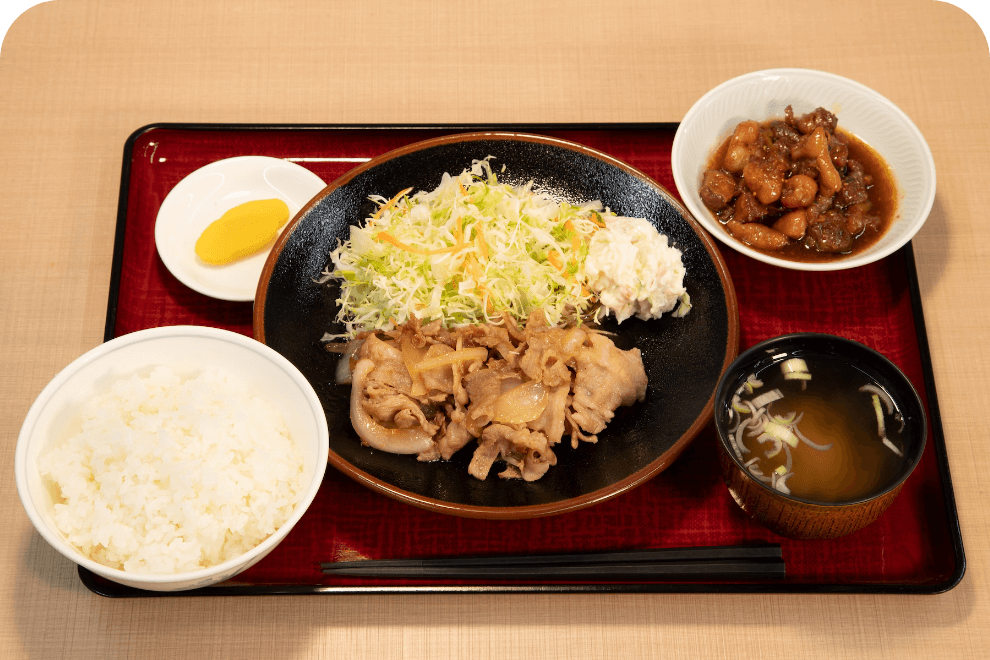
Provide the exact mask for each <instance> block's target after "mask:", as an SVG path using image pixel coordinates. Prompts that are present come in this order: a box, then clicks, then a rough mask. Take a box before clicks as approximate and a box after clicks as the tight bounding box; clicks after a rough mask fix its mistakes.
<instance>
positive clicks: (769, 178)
mask: <svg viewBox="0 0 990 660" xmlns="http://www.w3.org/2000/svg"><path fill="white" fill-rule="evenodd" d="M816 113H818V114H816ZM812 117H815V118H816V120H817V121H818V124H824V125H825V126H826V128H825V129H823V130H824V131H825V134H826V135H827V144H828V153H829V155H830V160H831V161H832V163H833V166H834V167H835V168H836V169H835V171H834V172H832V174H831V176H832V177H835V176H836V174H837V175H838V177H839V178H840V179H841V180H842V186H843V187H845V186H847V181H849V180H850V179H849V175H850V174H851V172H852V168H854V167H855V168H861V171H862V174H863V181H865V185H862V187H863V188H864V189H865V195H866V198H868V201H863V202H859V203H858V204H854V203H851V201H850V200H849V199H848V190H849V188H847V189H846V193H844V192H843V190H842V188H841V187H840V188H839V189H838V191H837V192H834V193H832V194H831V195H829V194H826V193H829V192H832V191H831V190H830V189H829V187H828V179H827V177H828V174H826V175H822V174H821V173H820V170H821V169H824V168H819V167H817V166H816V161H815V159H814V158H813V157H809V156H807V155H805V156H803V157H802V158H795V157H793V156H792V154H793V153H800V152H802V151H808V149H806V148H805V147H804V144H805V142H808V141H810V137H811V136H810V131H809V129H810V127H811V126H816V127H817V125H818V124H816V123H815V122H814V121H812V119H811V118H812ZM822 117H824V118H825V119H819V118H822ZM829 122H831V124H830V125H829ZM745 124H749V125H750V127H749V128H750V130H751V135H756V134H758V135H759V137H758V138H756V141H755V142H752V143H750V144H743V143H744V142H745V140H746V139H747V138H745V137H743V138H741V139H740V138H739V137H737V136H740V135H744V133H745V128H746V127H745V126H744V125H745ZM836 124H837V119H836V118H835V115H832V114H831V113H828V112H827V111H825V110H823V109H821V108H819V109H817V110H815V111H814V112H813V113H808V114H807V115H804V116H801V117H795V116H794V115H793V114H792V113H791V109H790V108H788V114H787V116H786V117H785V118H783V119H782V118H775V119H769V120H766V121H764V122H762V123H760V124H758V125H757V124H756V122H743V123H742V124H740V125H739V127H737V129H736V131H735V132H734V133H733V135H731V136H729V137H728V138H726V139H725V141H724V142H723V143H722V144H721V145H720V146H719V147H718V149H716V150H715V151H714V152H713V153H712V155H711V158H710V159H709V161H708V164H707V165H708V171H706V173H705V179H704V182H703V184H702V191H701V192H702V199H703V201H704V202H705V205H706V206H707V207H708V208H709V210H710V211H711V213H712V214H713V215H714V216H715V218H716V219H718V221H719V223H720V224H721V225H722V226H723V228H724V229H725V231H726V233H728V234H730V235H732V236H734V237H735V238H736V239H737V240H740V241H741V242H743V243H745V244H747V245H748V246H749V247H751V248H752V249H755V250H757V251H758V252H761V253H763V254H766V255H768V256H773V257H778V258H780V259H785V260H788V261H800V262H806V263H829V262H834V261H840V260H843V259H847V258H849V257H850V256H853V255H856V254H859V253H861V252H864V251H866V250H868V249H869V248H870V247H871V246H873V245H874V244H876V242H877V241H879V240H880V238H882V237H883V235H884V234H885V233H886V232H887V230H888V229H889V228H890V225H891V224H892V223H893V221H894V218H895V217H896V214H897V197H898V191H897V186H896V183H895V180H894V176H893V174H892V172H891V171H890V168H889V166H888V165H887V163H886V162H885V161H884V159H883V157H882V156H880V154H878V153H877V152H876V150H874V149H873V148H872V147H870V146H869V145H867V144H866V143H864V142H863V141H862V140H860V139H859V138H857V137H856V136H854V135H852V134H851V133H849V132H847V131H844V130H843V129H841V128H838V127H837V126H836ZM801 127H803V130H798V129H799V128H801ZM805 131H809V132H805ZM734 138H736V139H735V141H734ZM795 141H798V142H801V145H799V146H796V144H795ZM740 145H742V147H740ZM730 147H733V148H735V149H736V150H737V154H738V153H739V152H740V150H741V152H742V153H744V154H745V155H744V158H743V160H742V161H740V159H739V157H738V155H737V158H736V163H735V165H734V166H732V165H731V163H732V159H731V158H730V160H729V161H727V160H726V156H727V154H728V153H729V149H730ZM775 159H776V160H775ZM750 161H753V162H754V164H753V165H751V167H753V169H756V164H759V165H760V167H762V170H761V172H762V176H761V175H757V176H755V177H744V175H743V170H742V169H741V168H740V163H741V162H747V164H748V163H749V162H750ZM733 168H734V169H735V170H736V171H730V170H731V169H733ZM775 168H776V169H775ZM782 170H783V175H782V176H781V171H782ZM774 171H776V180H775V181H774V178H775V174H774ZM712 173H717V175H716V176H714V177H713V178H712V179H709V175H710V174H712ZM795 174H803V175H805V176H807V177H809V178H811V179H814V180H815V185H816V186H817V189H816V190H815V192H813V193H811V195H812V198H813V199H814V201H813V202H810V203H809V202H807V199H810V198H807V197H806V198H805V199H804V200H799V201H797V202H795V201H794V200H795V196H797V197H800V193H799V192H795V190H794V186H790V190H789V184H788V183H787V181H788V179H790V178H792V177H793V176H794V175H795ZM728 177H731V181H730V179H729V178H728ZM754 180H755V181H756V182H757V183H754ZM798 180H799V179H794V181H798ZM833 180H834V181H837V180H838V179H833ZM781 181H783V194H781V193H780V192H779V187H780V185H781ZM760 183H762V184H764V185H762V186H760V185H759V184H760ZM774 185H776V186H777V187H778V188H777V192H776V198H774V196H775V195H774V192H775V191H774V190H773V188H774ZM844 196H845V197H847V199H846V202H849V203H843V202H842V201H840V200H841V199H843V197H844ZM741 197H746V199H740V198H741ZM828 197H832V199H833V201H832V202H831V203H829V200H828ZM760 198H763V200H764V201H767V200H768V199H770V198H774V199H773V201H772V202H770V201H768V202H767V203H761V201H760ZM860 199H863V197H862V196H861V197H860ZM713 200H714V201H713ZM782 200H785V201H787V202H788V204H789V205H788V206H785V205H784V204H783V202H782ZM796 204H797V206H795V205H796ZM853 207H857V208H855V209H854V208H853ZM813 209H814V210H813ZM863 209H865V211H863ZM794 210H803V211H807V212H806V213H804V212H803V213H802V214H799V215H801V216H802V218H800V221H799V222H798V224H799V225H802V224H803V228H802V227H801V226H799V227H797V228H796V229H795V228H794V227H792V226H789V225H788V224H787V221H784V220H782V219H783V218H784V216H787V215H788V214H789V213H791V212H792V211H794ZM856 213H858V214H860V215H861V216H862V217H865V218H866V221H865V222H863V221H856V220H847V216H849V215H850V214H853V215H854V214H856ZM811 216H814V218H811ZM825 218H828V219H829V221H830V222H831V224H832V225H837V226H838V225H841V226H842V227H847V228H848V229H849V231H843V230H841V229H840V230H839V233H841V234H843V237H842V238H841V239H839V240H834V241H832V243H829V242H828V241H825V240H816V238H814V237H813V236H812V234H813V233H814V230H813V229H812V225H814V224H817V223H821V222H823V220H824V219H825ZM840 218H841V220H840ZM792 219H793V218H792ZM847 222H848V226H847V224H846V223H847ZM856 224H858V225H860V226H858V227H856V226H855V225H856ZM746 225H749V226H746ZM823 226H825V225H823ZM817 229H818V230H821V229H822V227H818V228H817ZM781 231H786V232H788V234H787V235H786V236H785V235H784V234H782V233H781ZM822 234H823V232H822V231H818V233H817V234H814V236H817V237H820V236H821V235H822ZM847 234H848V235H847ZM820 246H824V247H825V248H826V249H820Z"/></svg>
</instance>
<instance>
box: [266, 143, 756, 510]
mask: <svg viewBox="0 0 990 660" xmlns="http://www.w3.org/2000/svg"><path fill="white" fill-rule="evenodd" d="M487 156H493V157H494V159H493V165H494V169H495V171H497V172H498V175H499V179H500V180H501V181H505V182H508V183H513V184H523V183H526V182H528V181H533V182H534V186H535V187H536V188H537V189H540V190H545V191H547V192H549V193H550V194H552V195H554V196H557V197H559V198H560V199H566V200H567V201H570V202H572V203H582V202H587V201H591V200H595V199H598V200H601V201H602V203H603V204H604V205H605V206H607V207H608V208H610V209H611V210H612V211H613V212H615V213H616V214H618V215H622V216H633V217H640V218H646V219H648V220H649V221H650V222H652V223H653V224H654V225H655V226H656V227H657V229H659V231H660V232H661V233H663V234H665V235H667V236H668V237H669V238H670V240H671V242H672V244H673V245H674V246H675V247H677V248H678V249H680V250H681V252H682V253H683V261H684V266H685V268H686V271H687V274H686V276H685V280H684V282H685V286H686V287H687V290H688V293H689V294H690V296H691V302H692V305H693V307H692V309H691V312H690V313H689V314H688V315H687V316H685V317H684V318H673V317H670V316H665V317H663V318H660V319H655V320H650V321H640V320H638V319H630V320H627V321H625V322H624V323H622V324H621V325H616V324H615V323H614V322H606V323H605V324H604V328H605V329H606V330H611V331H614V332H615V333H616V334H617V336H616V344H617V345H618V346H619V347H620V348H623V349H628V348H631V347H633V346H636V347H638V348H639V349H640V350H641V351H642V354H643V363H644V365H645V367H646V374H647V376H648V378H649V386H648V388H647V393H646V399H645V400H644V401H642V402H640V403H637V404H635V405H633V406H629V407H624V408H620V409H619V410H618V411H617V412H616V416H615V419H613V420H612V422H611V423H610V424H609V426H608V428H607V429H605V431H604V432H602V433H600V434H599V441H598V443H596V444H588V443H581V446H579V447H578V448H577V449H572V448H571V446H570V443H569V438H567V437H565V439H564V441H563V442H562V443H561V444H559V445H557V446H556V447H554V452H555V454H556V455H557V465H555V466H553V467H551V468H550V470H549V472H548V473H547V474H546V475H545V476H544V477H543V478H542V479H540V480H539V481H535V482H531V483H526V482H523V481H519V480H509V481H505V480H502V479H499V478H498V476H497V472H498V471H499V470H498V466H497V465H496V466H495V468H494V469H493V470H492V472H491V474H490V475H489V477H488V479H486V480H485V481H479V480H477V479H475V478H474V477H472V476H470V475H469V474H468V472H467V466H468V463H469V462H470V459H471V455H472V452H473V449H472V447H473V446H474V445H473V444H470V445H469V446H467V447H465V448H464V449H462V450H461V451H460V452H458V453H457V454H455V455H454V457H453V458H452V459H451V460H450V461H436V462H433V463H421V462H419V461H417V460H416V458H415V456H406V455H396V454H388V453H384V452H381V451H377V450H373V449H371V448H369V447H365V446H362V445H361V442H360V440H359V439H358V436H357V434H356V433H355V432H354V430H353V429H352V427H351V423H350V416H349V398H350V386H348V385H337V384H335V382H334V381H335V379H334V371H335V367H336V363H337V359H338V357H337V355H335V354H332V353H330V352H328V351H327V350H326V348H325V345H324V342H323V341H322V337H323V336H324V334H325V333H327V332H330V333H340V332H343V328H342V327H341V325H340V324H338V323H336V322H335V318H336V315H337V310H338V305H337V297H338V294H339V287H338V286H337V285H335V284H334V282H332V281H331V282H329V283H325V284H319V283H318V280H319V279H320V274H321V272H322V271H323V270H324V269H325V268H326V267H327V265H328V264H329V262H330V259H329V254H330V252H331V251H332V250H333V249H334V248H335V247H336V246H337V244H338V241H344V240H347V238H348V237H349V235H350V227H351V225H354V224H358V223H359V222H362V221H363V220H364V219H365V218H367V217H369V216H370V215H372V214H373V213H374V211H375V209H376V208H377V207H376V205H375V204H374V203H373V202H371V201H370V200H369V197H371V196H373V195H379V196H381V197H385V198H391V197H392V196H393V195H395V194H396V193H398V192H399V191H400V190H403V189H405V188H408V187H412V188H413V189H414V190H416V191H419V190H432V189H434V188H436V187H437V186H438V185H439V184H440V179H441V177H442V176H443V174H444V172H448V173H450V174H452V175H456V174H459V173H460V172H461V171H463V170H464V169H466V168H470V167H471V164H472V161H474V160H478V159H482V158H485V157H487ZM503 166H504V170H503V169H502V168H503ZM254 334H255V338H256V339H258V340H259V341H262V342H264V343H266V344H267V345H269V346H271V347H272V348H274V349H275V350H277V351H278V352H279V353H281V354H282V355H284V356H285V357H287V358H288V359H289V360H290V361H291V362H292V363H293V364H295V365H296V367H298V368H299V369H300V370H301V371H302V373H303V374H305V376H306V377H307V378H308V379H309V381H310V382H311V383H312V384H313V387H314V388H315V389H316V392H317V394H318V396H319V397H320V400H321V401H322V402H323V407H324V409H325V410H326V415H327V421H328V422H329V427H330V454H329V461H330V463H331V464H332V465H333V466H334V467H336V468H337V469H338V470H340V471H342V472H344V473H345V474H347V475H349V476H350V477H352V478H354V479H355V480H357V481H358V482H359V483H362V484H364V485H365V486H368V487H369V488H371V489H373V490H376V491H379V492H381V493H384V494H385V495H388V496H390V497H393V498H395V499H398V500H400V501H403V502H407V503H409V504H412V505H415V506H419V507H423V508H427V509H432V510H435V511H439V512H442V513H449V514H454V515H460V516H468V517H474V518H491V519H518V518H532V517H537V516H546V515H551V514H558V513H564V512H567V511H573V510H576V509H580V508H583V507H586V506H590V505H592V504H595V503H598V502H602V501H604V500H607V499H609V498H612V497H615V496H616V495H619V494H621V493H623V492H626V491H628V490H630V489H632V488H635V487H636V486H638V485H640V484H642V483H644V482H646V481H647V480H649V479H651V478H652V477H655V476H656V475H657V474H659V473H660V472H662V471H663V470H664V469H666V468H667V467H668V466H669V465H670V464H671V463H672V462H673V461H674V460H675V459H676V458H677V457H678V456H679V455H680V454H681V452H683V451H684V449H685V448H686V447H687V446H688V444H690V442H691V441H692V440H693V439H694V437H695V436H696V435H697V434H698V432H699V431H701V429H702V428H704V426H705V425H706V424H707V423H708V422H709V421H710V419H711V416H712V407H713V396H714V392H715V388H716V386H717V385H718V382H719V378H720V376H721V374H722V372H723V370H724V369H725V368H726V367H727V366H728V365H729V363H731V362H732V360H733V359H734V358H735V356H736V353H737V351H738V345H739V311H738V307H737V304H736V296H735V290H734V289H733V286H732V280H731V279H730V277H729V273H728V271H727V269H726V266H725V263H724V262H723V261H722V257H721V255H720V254H719V252H718V249H717V248H716V247H715V244H714V243H713V241H712V239H711V238H710V237H709V236H708V235H707V234H706V233H705V232H704V231H703V230H702V229H701V227H700V226H699V225H698V223H697V222H696V221H695V220H694V218H692V217H691V215H690V214H689V213H688V212H687V211H686V210H685V209H684V207H683V206H681V204H680V203H679V202H678V201H677V200H676V199H675V198H674V197H673V196H672V195H671V194H670V193H669V192H668V191H667V190H666V189H664V188H663V187H662V186H661V185H659V184H658V183H656V182H655V181H653V180H652V179H650V178H649V177H647V176H646V175H645V174H643V173H642V172H640V171H638V170H636V169H634V168H633V167H630V166H629V165H626V164H624V163H622V162H620V161H618V160H616V159H614V158H612V157H610V156H608V155H606V154H603V153H601V152H598V151H595V150H593V149H590V148H588V147H584V146H581V145H578V144H575V143H572V142H567V141H563V140H559V139H554V138H548V137H543V136H538V135H524V134H518V133H503V132H486V133H468V134H463V133H462V134H456V135H450V136H447V137H441V138H437V139H433V140H428V141H425V142H419V143H416V144H412V145H409V146H406V147H402V148H399V149H396V150H394V151H391V152H389V153H386V154H384V155H382V156H379V157H377V158H374V159H372V160H370V161H368V162H367V163H365V164H363V165H361V166H359V167H356V168H355V169H353V170H351V171H350V172H348V173H347V174H346V175H344V176H342V177H340V178H339V179H337V180H336V181H334V182H333V183H331V184H330V185H329V186H327V187H326V188H325V189H324V190H323V191H322V192H321V193H319V194H318V195H317V196H316V197H315V198H314V199H313V200H312V201H311V202H310V203H309V204H308V205H307V206H305V207H304V208H303V209H302V210H301V211H300V212H299V214H298V215H296V217H295V218H293V220H292V221H291V222H290V224H289V226H288V227H287V228H286V230H285V231H284V232H283V233H282V235H281V237H280V238H279V240H278V242H277V243H276V244H275V246H274V248H273V249H272V251H271V254H270V256H269V258H268V261H267V263H266V264H265V268H264V270H263V272H262V275H261V280H260V282H259V284H258V291H257V294H256V296H255V307H254ZM713 460H714V458H713Z"/></svg>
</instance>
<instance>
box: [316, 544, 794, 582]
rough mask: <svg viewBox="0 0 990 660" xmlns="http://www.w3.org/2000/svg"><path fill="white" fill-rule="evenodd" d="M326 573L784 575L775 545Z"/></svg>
mask: <svg viewBox="0 0 990 660" xmlns="http://www.w3.org/2000/svg"><path fill="white" fill-rule="evenodd" d="M320 569H321V570H322V571H323V573H325V574H327V575H335V576H340V577H375V578H441V579H499V580H512V579H537V580H541V581H543V580H589V579H594V580H623V579H636V580H641V579H657V580H705V579H710V580H716V579H722V580H724V579H734V580H772V579H781V578H783V577H784V576H785V567H784V560H783V556H782V553H781V548H780V545H777V544H769V545H738V546H709V547H695V548H661V549H654V550H626V551H615V552H590V553H574V554H558V555H516V556H492V557H450V558H434V559H379V560H363V561H345V562H324V563H321V564H320Z"/></svg>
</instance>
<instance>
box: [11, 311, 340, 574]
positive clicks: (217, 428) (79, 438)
mask: <svg viewBox="0 0 990 660" xmlns="http://www.w3.org/2000/svg"><path fill="white" fill-rule="evenodd" d="M87 406H88V407H87ZM328 450H329V435H328V431H327V423H326V416H325V414H324V412H323V408H322V405H321V404H320V402H319V399H318V398H317V397H316V393H315V392H314V391H313V389H312V386H310V384H309V383H308V382H307V381H306V380H305V378H304V377H303V376H302V374H301V373H300V372H299V371H298V370H297V369H296V368H295V367H294V366H293V365H292V364H291V363H289V362H288V361H287V360H286V359H285V358H284V357H282V356H281V355H279V354H278V353H276V352H275V351H273V350H272V349H270V348H268V347H267V346H265V345H263V344H261V343H260V342H257V341H255V340H253V339H249V338H247V337H244V336H241V335H239V334H236V333H232V332H227V331H224V330H217V329H214V328H202V327H192V326H176V327H168V328H156V329H152V330H145V331H141V332H136V333H132V334H129V335H125V336H123V337H119V338H117V339H114V340H112V341H110V342H107V343H105V344H103V345H101V346H99V347H97V348H95V349H93V350H92V351H90V352H88V353H86V354H85V355H83V356H82V357H80V358H79V359H77V360H76V361H75V362H73V363H72V364H70V365H69V366H68V367H66V368H65V369H64V370H63V371H62V372H61V373H59V374H58V375H57V376H56V377H55V378H54V379H53V380H52V382H51V383H49V384H48V386H47V387H46V388H45V389H44V390H43V391H42V392H41V394H40V395H39V397H38V399H37V400H36V401H35V403H34V405H33V406H32V407H31V409H30V411H29V412H28V415H27V417H26V419H25V421H24V425H23V426H22V429H21V434H20V436H19V437H18V443H17V450H16V455H15V471H16V477H17V487H18V493H19V494H20V496H21V500H22V502H23V504H24V508H25V511H26V512H27V513H28V516H29V518H31V521H32V522H33V523H34V525H35V527H36V529H37V530H38V532H39V533H40V534H41V535H42V536H43V537H44V538H45V540H46V541H48V542H49V543H50V544H51V545H52V546H53V547H55V548H56V549H57V550H58V551H59V552H61V553H62V554H63V555H65V556H66V557H68V558H70V559H71V560H73V561H75V562H76V563H78V564H80V565H81V566H83V567H85V568H87V569H89V570H90V571H92V572H94V573H96V574H98V575H101V576H103V577H105V578H108V579H110V580H113V581H115V582H118V583H121V584H125V585H127V586H133V587H137V588H141V589H151V590H158V591H173V590H180V589H191V588H196V587H201V586H206V585H210V584H214V583H217V582H220V581H223V580H226V579H228V578H230V577H232V576H234V575H236V574H237V573H239V572H241V571H243V570H245V569H247V568H248V567H250V566H252V565H253V564H255V563H256V562H257V561H259V560H260V559H261V558H263V557H264V556H265V555H267V554H268V552H270V551H271V550H272V548H274V547H275V546H276V545H277V544H278V543H279V542H280V541H281V540H282V539H283V538H284V537H285V536H286V535H287V534H288V532H289V531H290V530H291V529H292V527H293V526H294V525H295V523H296V522H297V521H298V520H299V519H300V518H301V517H302V515H303V513H304V512H305V510H306V508H307V507H308V506H309V505H310V503H311V502H312V501H313V498H314V497H315V495H316V492H317V490H318V489H319V486H320V483H321V482H322V480H323V475H324V473H325V470H326V456H327V452H328ZM56 481H58V482H59V483H58V485H56Z"/></svg>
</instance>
